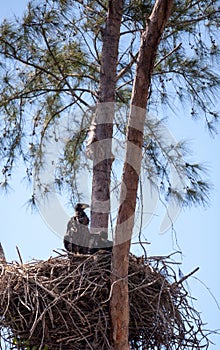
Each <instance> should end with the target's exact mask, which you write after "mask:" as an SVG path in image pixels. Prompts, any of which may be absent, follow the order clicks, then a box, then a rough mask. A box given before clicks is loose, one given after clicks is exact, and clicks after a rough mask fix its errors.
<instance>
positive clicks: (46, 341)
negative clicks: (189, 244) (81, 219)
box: [0, 252, 208, 350]
mask: <svg viewBox="0 0 220 350" xmlns="http://www.w3.org/2000/svg"><path fill="white" fill-rule="evenodd" d="M110 264H111V255H110V254H109V253H108V252H99V253H97V254H95V255H92V256H85V255H79V256H73V255H72V256H69V257H68V256H66V255H63V256H58V257H55V258H50V259H49V260H47V261H33V262H30V263H27V264H18V263H6V262H5V261H2V262H1V263H0V274H1V280H0V316H1V318H0V328H1V332H2V334H3V333H4V334H5V335H4V336H5V340H4V341H5V342H6V343H7V349H27V348H28V347H29V348H28V349H31V348H32V347H33V346H35V349H39V350H40V349H41V350H43V349H45V350H46V349H47V350H58V349H59V350H60V349H62V350H70V349H71V350H72V349H74V350H84V349H96V350H97V349H99V350H102V349H106V350H107V349H110V345H109V337H110V316H109V300H110V297H111V290H112V288H111V285H110ZM189 275H190V274H189ZM116 283H117V282H116ZM129 296H130V310H131V311H130V325H129V342H130V346H131V349H134V350H136V349H148V350H150V349H152V350H153V349H154V350H155V349H187V350H189V349H200V348H202V346H204V348H206V347H207V345H208V339H207V336H206V334H205V333H204V332H203V329H202V328H203V327H202V322H201V319H200V316H199V314H198V312H196V311H195V310H194V309H193V307H192V305H191V301H190V302H189V301H188V293H187V291H186V289H185V288H184V286H183V285H182V283H181V281H178V280H177V278H176V275H175V272H174V267H173V262H172V264H169V262H167V261H166V259H164V258H162V257H161V259H159V257H157V258H156V259H154V258H153V259H152V258H151V259H149V260H148V261H146V260H145V259H143V258H136V257H135V256H132V255H130V263H129ZM6 330H7V332H6Z"/></svg>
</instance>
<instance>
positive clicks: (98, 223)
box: [91, 0, 124, 233]
mask: <svg viewBox="0 0 220 350" xmlns="http://www.w3.org/2000/svg"><path fill="white" fill-rule="evenodd" d="M123 4H124V0H110V1H109V2H108V14H107V20H106V26H105V29H104V30H103V32H102V36H103V47H102V60H101V71H100V86H99V101H98V102H99V103H98V108H97V111H96V118H95V130H94V132H95V144H93V146H95V147H93V149H94V158H93V159H94V163H93V180H92V207H91V232H93V233H95V232H97V231H100V230H106V231H107V229H108V219H109V212H110V176H111V167H112V162H113V157H112V156H111V147H112V143H111V139H112V132H113V119H114V107H113V102H114V101H115V86H116V69H117V62H118V45H119V39H120V27H121V18H122V12H123ZM109 102H111V103H110V104H109ZM103 140H107V142H102V141H103ZM97 141H100V142H97ZM103 145H104V146H103ZM100 152H101V153H100Z"/></svg>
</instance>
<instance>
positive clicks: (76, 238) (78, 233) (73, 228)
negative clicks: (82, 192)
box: [63, 203, 90, 254]
mask: <svg viewBox="0 0 220 350" xmlns="http://www.w3.org/2000/svg"><path fill="white" fill-rule="evenodd" d="M88 207H89V205H87V204H84V203H78V204H77V205H76V206H75V213H74V216H73V217H72V218H71V219H70V221H69V222H68V224H67V230H66V234H65V236H64V240H63V243H64V247H65V248H66V250H68V252H71V253H75V254H77V253H79V254H88V251H89V248H88V247H89V238H90V232H89V229H88V225H89V218H88V216H87V215H86V213H85V212H84V209H86V208H88Z"/></svg>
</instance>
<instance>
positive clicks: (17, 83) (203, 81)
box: [0, 0, 220, 204]
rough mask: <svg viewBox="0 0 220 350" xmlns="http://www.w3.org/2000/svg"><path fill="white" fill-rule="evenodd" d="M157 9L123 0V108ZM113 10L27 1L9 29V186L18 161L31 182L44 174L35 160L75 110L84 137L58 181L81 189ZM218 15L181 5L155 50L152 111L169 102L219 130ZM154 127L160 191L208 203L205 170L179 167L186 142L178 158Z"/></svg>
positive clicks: (4, 56)
mask: <svg viewBox="0 0 220 350" xmlns="http://www.w3.org/2000/svg"><path fill="white" fill-rule="evenodd" d="M153 4H154V1H145V0H134V1H131V0H126V1H125V5H124V14H123V20H122V27H121V41H120V47H119V60H118V67H117V72H118V79H117V88H116V98H117V102H119V103H122V104H124V103H125V104H129V101H130V97H131V91H132V84H133V80H134V71H135V62H136V57H137V52H138V49H139V43H140V34H141V30H142V29H143V28H144V27H145V25H146V22H147V18H148V16H149V14H150V12H151V10H152V7H153ZM107 6H108V2H107V1H95V0H85V1H81V0H77V1H76V0H41V1H40V0H39V1H37V0H35V1H31V2H30V3H29V4H28V7H27V10H26V12H25V14H24V16H23V18H21V19H14V21H8V20H5V21H4V22H3V23H2V24H1V26H0V58H1V64H0V77H1V80H2V84H1V88H0V145H1V148H0V157H1V162H2V164H1V168H2V180H1V185H2V187H5V186H6V185H7V183H8V182H9V180H10V175H11V174H12V171H13V167H14V165H15V163H16V160H17V159H20V158H22V159H23V161H24V163H25V164H26V168H27V170H26V174H27V176H28V177H29V178H31V174H32V168H33V167H35V168H36V159H37V164H38V167H37V168H39V169H40V166H42V165H43V161H42V160H41V158H42V152H43V145H44V141H45V140H46V139H47V137H48V136H47V135H48V134H49V133H50V132H51V130H53V128H54V126H55V125H56V121H59V120H62V118H64V117H65V116H67V115H71V114H74V115H76V124H77V125H78V127H77V128H76V129H74V130H76V134H74V133H73V137H72V139H71V140H70V141H68V142H67V144H66V147H65V150H64V151H63V153H62V154H61V158H60V164H59V165H58V169H57V172H56V174H55V175H54V176H55V180H54V181H55V183H56V184H57V185H58V187H59V188H60V189H61V188H62V187H63V186H64V188H66V187H67V188H69V189H70V191H73V183H74V179H75V174H76V172H77V171H80V169H82V168H83V167H84V166H85V159H84V157H83V155H82V154H83V152H82V151H83V150H84V149H85V140H86V136H87V131H88V128H89V125H90V123H91V118H92V115H93V108H92V106H93V105H94V104H95V103H96V102H97V100H98V90H99V71H100V64H101V49H102V33H103V30H104V27H105V19H106V14H107ZM219 12H220V10H219V2H218V1H211V0H210V1H205V0H202V1H199V2H198V1H182V0H181V1H175V4H174V10H173V13H172V17H171V18H170V21H169V23H168V26H167V28H166V30H165V32H164V35H163V38H162V41H161V43H160V47H159V50H158V53H157V61H156V64H155V70H154V72H153V76H152V84H151V91H150V98H149V103H148V109H149V110H151V111H154V110H156V111H158V110H159V111H160V106H161V104H162V105H164V106H166V108H167V109H168V113H172V112H173V106H174V105H175V104H178V103H179V102H181V103H182V104H183V107H184V110H185V114H186V118H187V117H188V116H192V117H196V116H200V117H201V118H202V119H204V120H205V123H206V125H207V126H208V128H209V130H210V131H211V132H215V130H216V124H217V121H218V113H217V111H216V108H215V105H216V104H215V96H216V94H217V90H218V89H219V76H218V75H217V72H216V71H215V70H213V68H212V67H213V63H214V64H215V62H217V59H218V57H219V42H218V40H219V39H218V36H217V28H218V27H219V23H220V19H219V18H220V17H219ZM186 106H187V107H186ZM85 109H86V112H85ZM85 115H86V117H84V118H83V117H82V116H85ZM82 120H83V122H82ZM116 126H117V127H118V131H117V132H118V133H119V134H121V136H120V137H123V135H124V132H125V131H126V117H124V118H122V119H121V120H120V123H118V122H117V120H116ZM151 128H152V131H153V130H154V132H153V133H152V135H151V136H150V135H149V133H150V131H149V130H148V129H147V128H146V135H145V139H146V144H147V145H148V146H146V144H145V145H144V155H145V156H146V157H145V159H144V164H145V166H146V171H147V173H148V175H149V178H152V179H153V182H154V183H155V184H156V183H157V181H158V178H159V179H160V182H161V186H159V187H160V189H161V191H162V192H163V193H164V194H165V197H166V198H170V197H175V198H179V200H180V201H182V203H184V204H186V203H194V202H199V203H201V202H202V203H204V202H206V200H207V189H208V188H207V184H205V183H203V180H202V175H201V172H200V171H199V170H202V169H197V168H196V167H195V166H193V165H192V164H191V166H186V165H184V164H182V163H181V164H179V163H178V159H179V156H178V154H182V153H181V152H183V149H182V146H181V145H177V146H175V147H177V148H178V151H177V150H176V153H175V152H174V149H172V150H171V149H169V147H171V146H170V145H165V144H164V143H163V142H162V141H160V134H161V133H160V131H159V132H158V130H159V126H158V125H157V123H156V124H155V125H154V126H153V125H152V126H151ZM54 137H55V138H56V136H54ZM149 140H150V143H151V148H149ZM146 147H147V148H146ZM170 162H171V163H170ZM167 163H169V164H172V166H175V167H176V168H178V169H177V170H178V173H181V172H182V174H183V176H186V179H187V180H186V181H185V182H184V185H183V186H182V190H181V191H182V192H181V193H179V192H178V191H177V190H176V189H175V186H173V185H172V184H170V183H169V182H170V180H169V175H170V170H168V167H167V166H166V164H167ZM189 163H190V162H189ZM147 164H148V165H147ZM150 174H154V176H153V177H151V176H150ZM156 179H157V180H156ZM165 179H166V185H165V184H164V182H165Z"/></svg>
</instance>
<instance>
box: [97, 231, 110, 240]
mask: <svg viewBox="0 0 220 350" xmlns="http://www.w3.org/2000/svg"><path fill="white" fill-rule="evenodd" d="M99 237H101V238H102V239H103V240H105V241H106V240H107V239H108V233H107V232H106V231H100V232H99Z"/></svg>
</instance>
